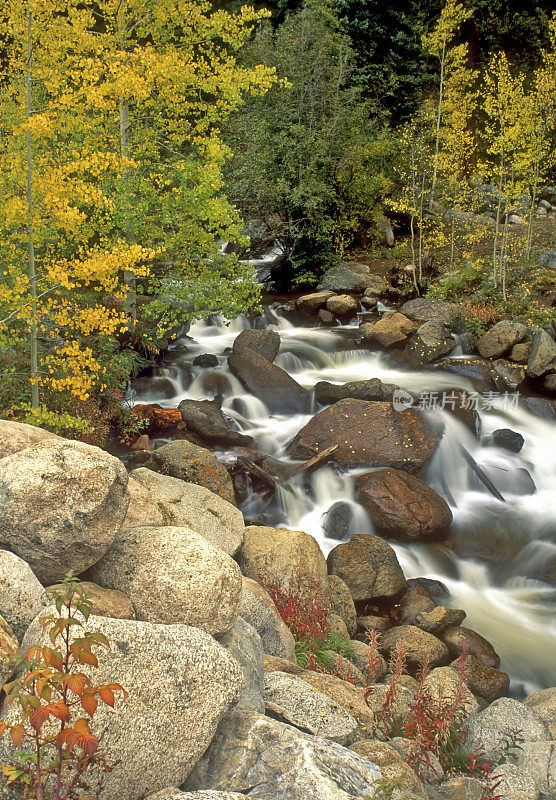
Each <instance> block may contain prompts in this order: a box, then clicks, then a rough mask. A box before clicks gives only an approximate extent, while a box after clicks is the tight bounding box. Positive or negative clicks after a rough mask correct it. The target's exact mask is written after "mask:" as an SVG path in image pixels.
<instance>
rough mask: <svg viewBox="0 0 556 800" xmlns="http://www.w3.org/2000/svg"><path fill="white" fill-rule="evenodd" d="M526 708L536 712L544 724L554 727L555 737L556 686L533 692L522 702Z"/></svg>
mask: <svg viewBox="0 0 556 800" xmlns="http://www.w3.org/2000/svg"><path fill="white" fill-rule="evenodd" d="M523 702H524V704H525V705H526V706H527V708H530V709H531V710H532V711H536V712H537V714H539V715H540V716H541V717H542V718H543V719H544V721H545V722H547V723H548V724H549V725H552V726H554V727H553V730H554V734H555V735H556V686H552V687H550V688H549V689H540V690H539V691H538V692H533V694H530V695H529V697H526V698H525V700H524V701H523Z"/></svg>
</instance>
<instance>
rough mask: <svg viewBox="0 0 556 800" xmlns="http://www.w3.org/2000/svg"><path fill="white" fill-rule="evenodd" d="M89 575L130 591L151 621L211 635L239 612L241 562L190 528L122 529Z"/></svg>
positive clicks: (229, 624) (103, 583)
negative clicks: (184, 624) (190, 628)
mask: <svg viewBox="0 0 556 800" xmlns="http://www.w3.org/2000/svg"><path fill="white" fill-rule="evenodd" d="M87 577H88V579H90V580H93V581H94V582H95V583H98V584H100V585H101V586H104V587H106V588H108V589H118V590H119V591H120V592H124V593H125V594H127V595H129V597H130V598H131V602H132V603H133V607H134V608H135V612H136V614H137V617H138V618H139V619H142V620H147V621H149V622H156V623H163V624H166V625H169V624H173V623H176V622H183V623H186V624H188V625H193V626H195V627H197V628H202V629H203V630H205V631H207V632H208V633H212V634H214V633H225V632H226V631H228V630H229V629H230V628H231V627H232V625H233V624H234V622H235V620H236V617H237V615H238V609H239V604H240V599H241V573H240V571H239V567H238V566H237V564H236V563H235V561H233V560H232V559H231V557H230V556H229V555H227V554H226V553H224V552H222V550H218V549H217V548H216V547H213V546H212V545H211V544H209V543H208V542H207V540H206V539H205V538H204V537H203V536H201V535H200V534H198V533H195V532H194V531H192V530H190V529H189V528H185V527H176V526H168V527H163V528H154V527H152V528H131V529H130V528H128V529H126V530H123V531H121V532H120V534H119V535H118V537H117V539H116V541H115V543H114V545H113V546H112V547H111V548H110V550H109V552H108V553H107V554H106V555H105V556H104V558H102V559H101V560H100V561H99V562H98V563H97V564H95V565H94V567H92V568H91V569H90V570H89V572H88V574H87Z"/></svg>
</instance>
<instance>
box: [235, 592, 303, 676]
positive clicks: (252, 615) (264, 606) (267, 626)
mask: <svg viewBox="0 0 556 800" xmlns="http://www.w3.org/2000/svg"><path fill="white" fill-rule="evenodd" d="M239 614H240V616H241V617H242V618H243V619H244V620H245V621H246V622H248V623H249V624H250V625H252V627H253V628H254V629H255V630H256V631H257V633H258V634H259V636H260V637H261V642H262V646H263V651H264V652H265V653H266V654H268V655H271V656H277V657H278V658H283V659H285V660H286V661H289V662H291V663H292V664H296V663H297V659H296V657H295V639H294V638H293V635H292V633H291V631H290V629H289V628H288V626H287V625H286V623H285V622H284V620H283V619H282V617H281V616H280V614H279V613H278V610H277V608H276V606H275V605H274V602H273V600H272V598H271V596H270V595H269V594H268V592H267V591H266V590H265V589H263V587H262V586H260V585H259V584H258V583H257V582H256V581H255V580H253V579H252V578H246V577H244V578H242V591H241V601H240V605H239Z"/></svg>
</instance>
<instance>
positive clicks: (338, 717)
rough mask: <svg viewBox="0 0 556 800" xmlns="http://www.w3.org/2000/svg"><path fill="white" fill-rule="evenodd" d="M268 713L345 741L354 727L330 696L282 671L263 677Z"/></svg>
mask: <svg viewBox="0 0 556 800" xmlns="http://www.w3.org/2000/svg"><path fill="white" fill-rule="evenodd" d="M264 699H265V703H266V714H267V716H271V717H274V718H275V719H279V720H280V721H281V722H287V723H289V724H290V725H293V726H294V727H296V728H299V729H300V730H302V731H304V732H305V733H311V734H313V736H322V738H323V739H328V740H329V741H331V742H337V743H338V744H342V745H347V744H349V743H350V742H351V741H353V737H354V735H355V732H356V730H357V722H356V720H355V719H354V718H353V717H352V716H351V714H349V713H348V712H347V711H346V710H345V709H344V708H343V707H342V706H341V705H339V704H338V703H336V702H335V701H334V700H332V699H331V698H330V697H328V696H327V695H325V694H322V692H319V691H318V690H317V689H315V688H313V687H312V686H310V685H309V684H308V683H306V682H305V681H303V680H299V679H298V678H295V677H293V676H291V675H287V674H286V673H284V672H271V673H270V674H269V675H267V676H266V678H265V681H264Z"/></svg>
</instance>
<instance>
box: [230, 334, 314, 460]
mask: <svg viewBox="0 0 556 800" xmlns="http://www.w3.org/2000/svg"><path fill="white" fill-rule="evenodd" d="M228 365H229V367H230V370H231V372H232V373H233V374H234V375H235V376H236V378H238V379H239V381H240V382H241V383H242V384H243V386H244V387H245V388H246V389H247V391H248V392H251V394H254V395H255V397H258V398H259V400H261V401H262V402H263V403H264V404H265V405H266V407H267V408H268V410H269V411H270V412H271V413H278V414H301V413H303V412H304V411H306V410H307V408H308V405H309V393H308V391H307V390H306V389H304V388H303V387H302V386H300V385H299V384H298V383H297V382H296V381H294V379H293V378H291V377H290V376H289V375H288V373H287V372H285V371H284V370H283V369H280V367H277V366H276V365H275V364H271V363H270V361H268V359H266V358H265V357H264V356H262V355H261V354H260V353H256V352H255V351H254V350H248V349H246V350H244V351H243V352H242V353H232V355H231V356H229V357H228ZM311 455H314V454H313V453H311Z"/></svg>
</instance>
